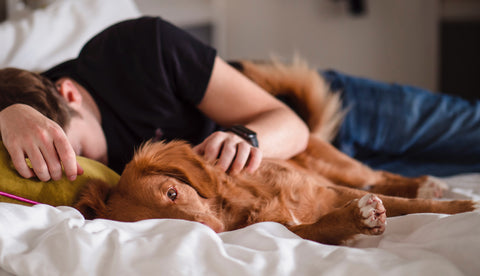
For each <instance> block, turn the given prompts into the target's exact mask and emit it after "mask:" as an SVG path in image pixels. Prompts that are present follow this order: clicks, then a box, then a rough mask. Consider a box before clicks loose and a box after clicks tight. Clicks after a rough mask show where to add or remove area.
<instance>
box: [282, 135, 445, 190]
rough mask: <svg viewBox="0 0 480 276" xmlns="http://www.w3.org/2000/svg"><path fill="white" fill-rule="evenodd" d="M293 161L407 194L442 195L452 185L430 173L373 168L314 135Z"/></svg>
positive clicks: (340, 180)
mask: <svg viewBox="0 0 480 276" xmlns="http://www.w3.org/2000/svg"><path fill="white" fill-rule="evenodd" d="M291 161H292V162H293V163H294V164H296V165H298V166H300V167H303V168H305V169H307V170H308V171H312V172H315V173H317V174H320V175H322V176H324V177H326V178H328V179H329V180H331V181H332V182H334V183H335V184H338V185H343V186H347V187H352V188H358V189H363V190H366V191H369V192H372V193H378V194H385V195H391V196H401V197H407V198H416V197H420V198H439V197H441V196H442V191H443V190H446V189H447V188H448V187H447V186H446V184H444V183H443V182H442V181H440V180H438V179H436V178H433V177H430V176H421V177H414V178H410V177H404V176H400V175H397V174H393V173H389V172H385V171H375V170H372V169H371V168H370V167H368V166H366V165H364V164H362V163H361V162H359V161H357V160H355V159H353V158H351V157H350V156H348V155H346V154H344V153H342V152H340V151H339V150H338V149H336V148H335V147H334V146H332V145H331V144H330V143H328V142H326V141H323V140H321V139H318V138H316V137H310V141H309V144H308V147H307V149H306V150H305V151H304V152H303V153H301V154H299V155H297V156H295V157H294V158H292V160H291Z"/></svg>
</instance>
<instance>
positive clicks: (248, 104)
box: [196, 57, 309, 172]
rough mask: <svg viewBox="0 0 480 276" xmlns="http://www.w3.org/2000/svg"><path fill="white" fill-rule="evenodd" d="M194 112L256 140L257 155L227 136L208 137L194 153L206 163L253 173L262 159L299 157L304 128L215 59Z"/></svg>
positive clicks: (304, 139) (282, 107) (303, 144)
mask: <svg viewBox="0 0 480 276" xmlns="http://www.w3.org/2000/svg"><path fill="white" fill-rule="evenodd" d="M198 108H199V109H200V110H201V111H202V112H203V113H204V114H206V115H207V116H208V117H209V118H211V119H212V120H214V121H216V122H217V123H218V124H220V125H222V126H225V127H230V126H232V125H234V124H242V125H245V126H246V127H248V128H249V129H251V130H253V131H255V132H256V133H257V136H258V141H259V149H260V150H261V152H260V153H259V152H258V151H257V149H256V148H254V147H252V146H251V145H250V144H248V142H246V141H245V140H243V139H242V138H240V137H239V136H237V135H235V134H234V133H231V132H223V133H214V134H212V135H211V136H209V137H207V138H206V139H205V141H204V142H202V143H201V144H200V145H198V146H197V147H196V149H197V151H198V152H199V153H202V154H204V156H205V157H206V158H207V159H209V160H215V159H216V158H217V157H218V156H220V158H219V160H218V162H217V164H219V166H221V167H222V168H223V169H225V170H227V169H229V168H230V171H233V172H238V171H240V170H241V169H243V168H245V169H247V171H254V170H255V169H256V168H257V167H258V165H259V164H260V160H261V158H262V153H263V156H265V157H273V158H281V159H288V158H290V157H292V156H294V155H295V154H298V153H299V152H301V151H303V150H304V149H305V148H306V146H307V142H308V136H309V131H308V127H307V126H306V125H305V123H304V122H303V121H302V120H301V119H300V118H299V117H298V116H297V115H296V114H295V113H294V112H293V111H292V110H291V109H289V108H288V107H287V106H286V105H284V104H283V103H282V102H280V101H278V100H277V99H275V98H274V97H272V96H271V95H270V94H268V93H267V92H266V91H264V90H263V89H262V88H260V87H259V86H258V85H256V84H255V83H253V82H252V81H250V80H249V79H248V78H246V77H245V76H243V75H242V74H241V73H239V72H238V71H237V70H235V69H233V68H232V67H230V66H229V65H228V64H227V63H226V62H224V61H223V60H221V59H220V58H218V57H217V58H216V60H215V65H214V68H213V72H212V76H211V79H210V82H209V84H208V87H207V91H206V93H205V96H204V98H203V99H202V101H201V102H200V104H199V106H198Z"/></svg>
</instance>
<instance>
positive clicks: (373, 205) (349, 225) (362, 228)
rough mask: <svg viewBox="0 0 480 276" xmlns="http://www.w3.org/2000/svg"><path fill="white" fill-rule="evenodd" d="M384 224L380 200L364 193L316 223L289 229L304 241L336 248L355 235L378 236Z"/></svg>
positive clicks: (383, 210) (384, 216)
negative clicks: (335, 246) (330, 245)
mask: <svg viewBox="0 0 480 276" xmlns="http://www.w3.org/2000/svg"><path fill="white" fill-rule="evenodd" d="M385 225H386V211H385V208H384V206H383V204H382V201H381V200H380V199H379V198H378V197H377V196H375V195H373V194H366V195H364V196H363V197H362V198H360V199H354V200H352V201H350V202H349V203H347V205H345V206H343V207H341V208H337V209H335V210H334V211H332V212H330V213H328V214H326V215H324V216H322V217H320V219H319V220H318V221H317V222H315V223H312V224H302V225H296V226H291V227H289V229H290V230H291V231H292V232H294V233H295V234H297V235H299V236H300V237H302V238H304V239H308V240H312V241H316V242H319V243H325V244H333V245H339V244H345V243H346V242H347V241H349V240H351V239H353V238H354V236H355V235H358V234H366V235H380V234H382V233H383V232H384V231H385Z"/></svg>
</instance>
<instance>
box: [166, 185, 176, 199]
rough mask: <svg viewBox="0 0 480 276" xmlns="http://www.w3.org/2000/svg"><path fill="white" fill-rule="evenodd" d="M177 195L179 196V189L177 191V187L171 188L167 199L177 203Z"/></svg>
mask: <svg viewBox="0 0 480 276" xmlns="http://www.w3.org/2000/svg"><path fill="white" fill-rule="evenodd" d="M177 195H178V192H177V189H175V187H170V188H168V190H167V197H168V198H169V199H170V200H171V201H175V200H176V199H177Z"/></svg>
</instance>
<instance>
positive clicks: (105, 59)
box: [44, 17, 219, 173]
mask: <svg viewBox="0 0 480 276" xmlns="http://www.w3.org/2000/svg"><path fill="white" fill-rule="evenodd" d="M215 56H216V51H215V50H214V49H213V48H211V47H209V46H207V45H205V44H203V43H201V42H200V41H198V40H196V39H195V38H193V37H192V36H190V35H189V34H187V33H186V32H184V31H182V30H180V29H178V28H177V27H175V26H173V25H171V24H169V23H168V22H165V21H163V20H162V19H160V18H154V17H142V18H139V19H134V20H128V21H124V22H120V23H118V24H115V25H113V26H111V27H109V28H107V29H106V30H104V31H103V32H101V33H99V34H98V35H96V36H95V37H94V38H92V39H91V40H90V41H89V42H88V43H87V44H86V45H85V46H84V47H83V49H82V50H81V52H80V54H79V56H78V57H77V58H76V59H73V60H70V61H67V62H65V63H62V64H60V65H58V66H56V67H54V68H52V69H50V70H48V71H47V72H45V73H44V75H45V76H46V77H48V78H50V79H51V80H52V81H55V80H56V79H58V78H60V77H65V76H68V77H71V78H72V79H74V80H76V81H77V82H78V83H80V84H81V85H83V86H84V87H85V88H86V89H87V90H88V91H89V92H90V94H91V95H92V97H93V98H94V100H95V102H96V103H97V104H98V107H99V108H100V112H101V115H102V128H103V130H104V132H105V136H106V139H107V147H108V160H109V166H110V167H111V168H112V169H114V170H115V171H117V172H119V173H120V172H121V171H122V170H123V168H124V166H125V164H126V163H127V162H128V161H129V160H130V159H131V157H132V154H133V151H134V149H135V148H137V147H138V146H139V145H140V144H141V143H142V142H144V141H146V140H148V139H151V138H156V139H161V140H167V141H168V140H172V139H184V140H187V141H189V142H191V143H192V144H197V143H199V142H201V141H202V140H203V139H204V138H205V137H207V136H208V135H209V134H210V133H212V132H213V131H215V130H216V129H218V128H219V127H218V126H217V125H216V124H215V123H214V122H213V121H211V120H210V119H208V118H207V117H206V116H205V115H203V114H202V113H201V112H200V111H199V110H198V109H197V108H196V105H197V104H198V103H199V102H200V101H201V99H202V98H203V96H204V93H205V90H206V88H207V85H208V81H209V79H210V75H211V72H212V68H213V63H214V60H215Z"/></svg>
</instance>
